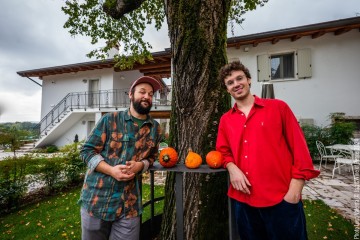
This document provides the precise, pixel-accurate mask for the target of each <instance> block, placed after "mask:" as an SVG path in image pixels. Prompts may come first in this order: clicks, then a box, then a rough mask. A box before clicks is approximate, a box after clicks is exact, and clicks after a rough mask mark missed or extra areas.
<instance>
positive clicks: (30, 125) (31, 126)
mask: <svg viewBox="0 0 360 240" xmlns="http://www.w3.org/2000/svg"><path fill="white" fill-rule="evenodd" d="M37 124H38V123H34V122H7V123H0V128H5V129H7V128H11V127H16V128H17V129H19V130H27V131H31V132H32V131H34V130H36V129H35V127H36V125H37Z"/></svg>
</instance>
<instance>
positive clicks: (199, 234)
mask: <svg viewBox="0 0 360 240" xmlns="http://www.w3.org/2000/svg"><path fill="white" fill-rule="evenodd" d="M229 8H230V1H226V0H192V1H188V0H165V12H166V14H167V20H168V28H169V37H170V41H171V49H172V50H171V51H172V61H173V62H172V66H173V76H172V81H173V82H172V87H173V96H172V100H173V101H172V112H171V121H170V128H171V130H170V145H171V146H173V147H175V149H176V150H177V151H178V153H179V159H180V160H181V161H182V162H183V161H184V159H185V157H186V155H187V153H188V149H189V148H191V149H192V150H193V151H194V152H196V153H199V154H200V155H201V156H202V157H203V159H204V160H205V156H206V154H207V152H209V151H210V150H214V149H215V142H216V134H217V128H218V122H219V118H220V116H221V115H222V114H223V113H224V112H225V111H227V110H228V109H229V108H230V98H229V96H228V94H227V93H226V91H225V90H224V89H222V87H221V85H220V82H219V81H218V80H217V75H218V71H219V69H220V67H221V66H223V65H224V64H225V63H226V27H227V19H228V13H229ZM226 178H227V175H226V174H225V173H221V174H197V173H188V174H184V179H183V184H184V189H186V190H184V192H183V196H184V228H185V233H184V236H185V239H188V240H194V239H226V238H227V237H228V226H227V219H228V215H227V196H226V190H227V184H226ZM174 182H175V177H174V174H169V176H168V178H167V181H166V186H165V191H166V196H165V206H164V215H163V223H162V229H161V234H160V235H161V236H160V238H161V239H166V240H167V239H176V219H175V211H176V209H175V195H174V188H175V187H174Z"/></svg>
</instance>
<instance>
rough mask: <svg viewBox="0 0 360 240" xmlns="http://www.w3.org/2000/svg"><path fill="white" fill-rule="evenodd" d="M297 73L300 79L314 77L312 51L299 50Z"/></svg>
mask: <svg viewBox="0 0 360 240" xmlns="http://www.w3.org/2000/svg"><path fill="white" fill-rule="evenodd" d="M297 71H298V73H297V75H298V76H297V77H298V78H309V77H311V76H312V74H311V72H312V70H311V50H310V49H308V48H307V49H299V50H298V51H297Z"/></svg>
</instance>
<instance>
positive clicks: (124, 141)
mask: <svg viewBox="0 0 360 240" xmlns="http://www.w3.org/2000/svg"><path fill="white" fill-rule="evenodd" d="M135 142H136V139H135V136H133V135H130V134H127V133H125V134H124V135H123V136H122V137H121V138H120V139H119V143H120V144H121V150H120V151H119V160H120V163H123V164H124V163H125V162H126V161H129V160H130V159H131V157H132V156H133V154H134V149H135Z"/></svg>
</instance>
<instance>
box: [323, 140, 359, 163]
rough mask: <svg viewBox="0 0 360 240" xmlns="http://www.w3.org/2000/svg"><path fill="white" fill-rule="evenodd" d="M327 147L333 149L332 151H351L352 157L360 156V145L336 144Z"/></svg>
mask: <svg viewBox="0 0 360 240" xmlns="http://www.w3.org/2000/svg"><path fill="white" fill-rule="evenodd" d="M326 148H328V149H331V151H333V150H335V151H340V152H341V151H349V152H350V153H351V157H352V159H355V158H356V159H358V158H359V153H360V145H351V144H350V145H348V144H335V145H331V146H326Z"/></svg>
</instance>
